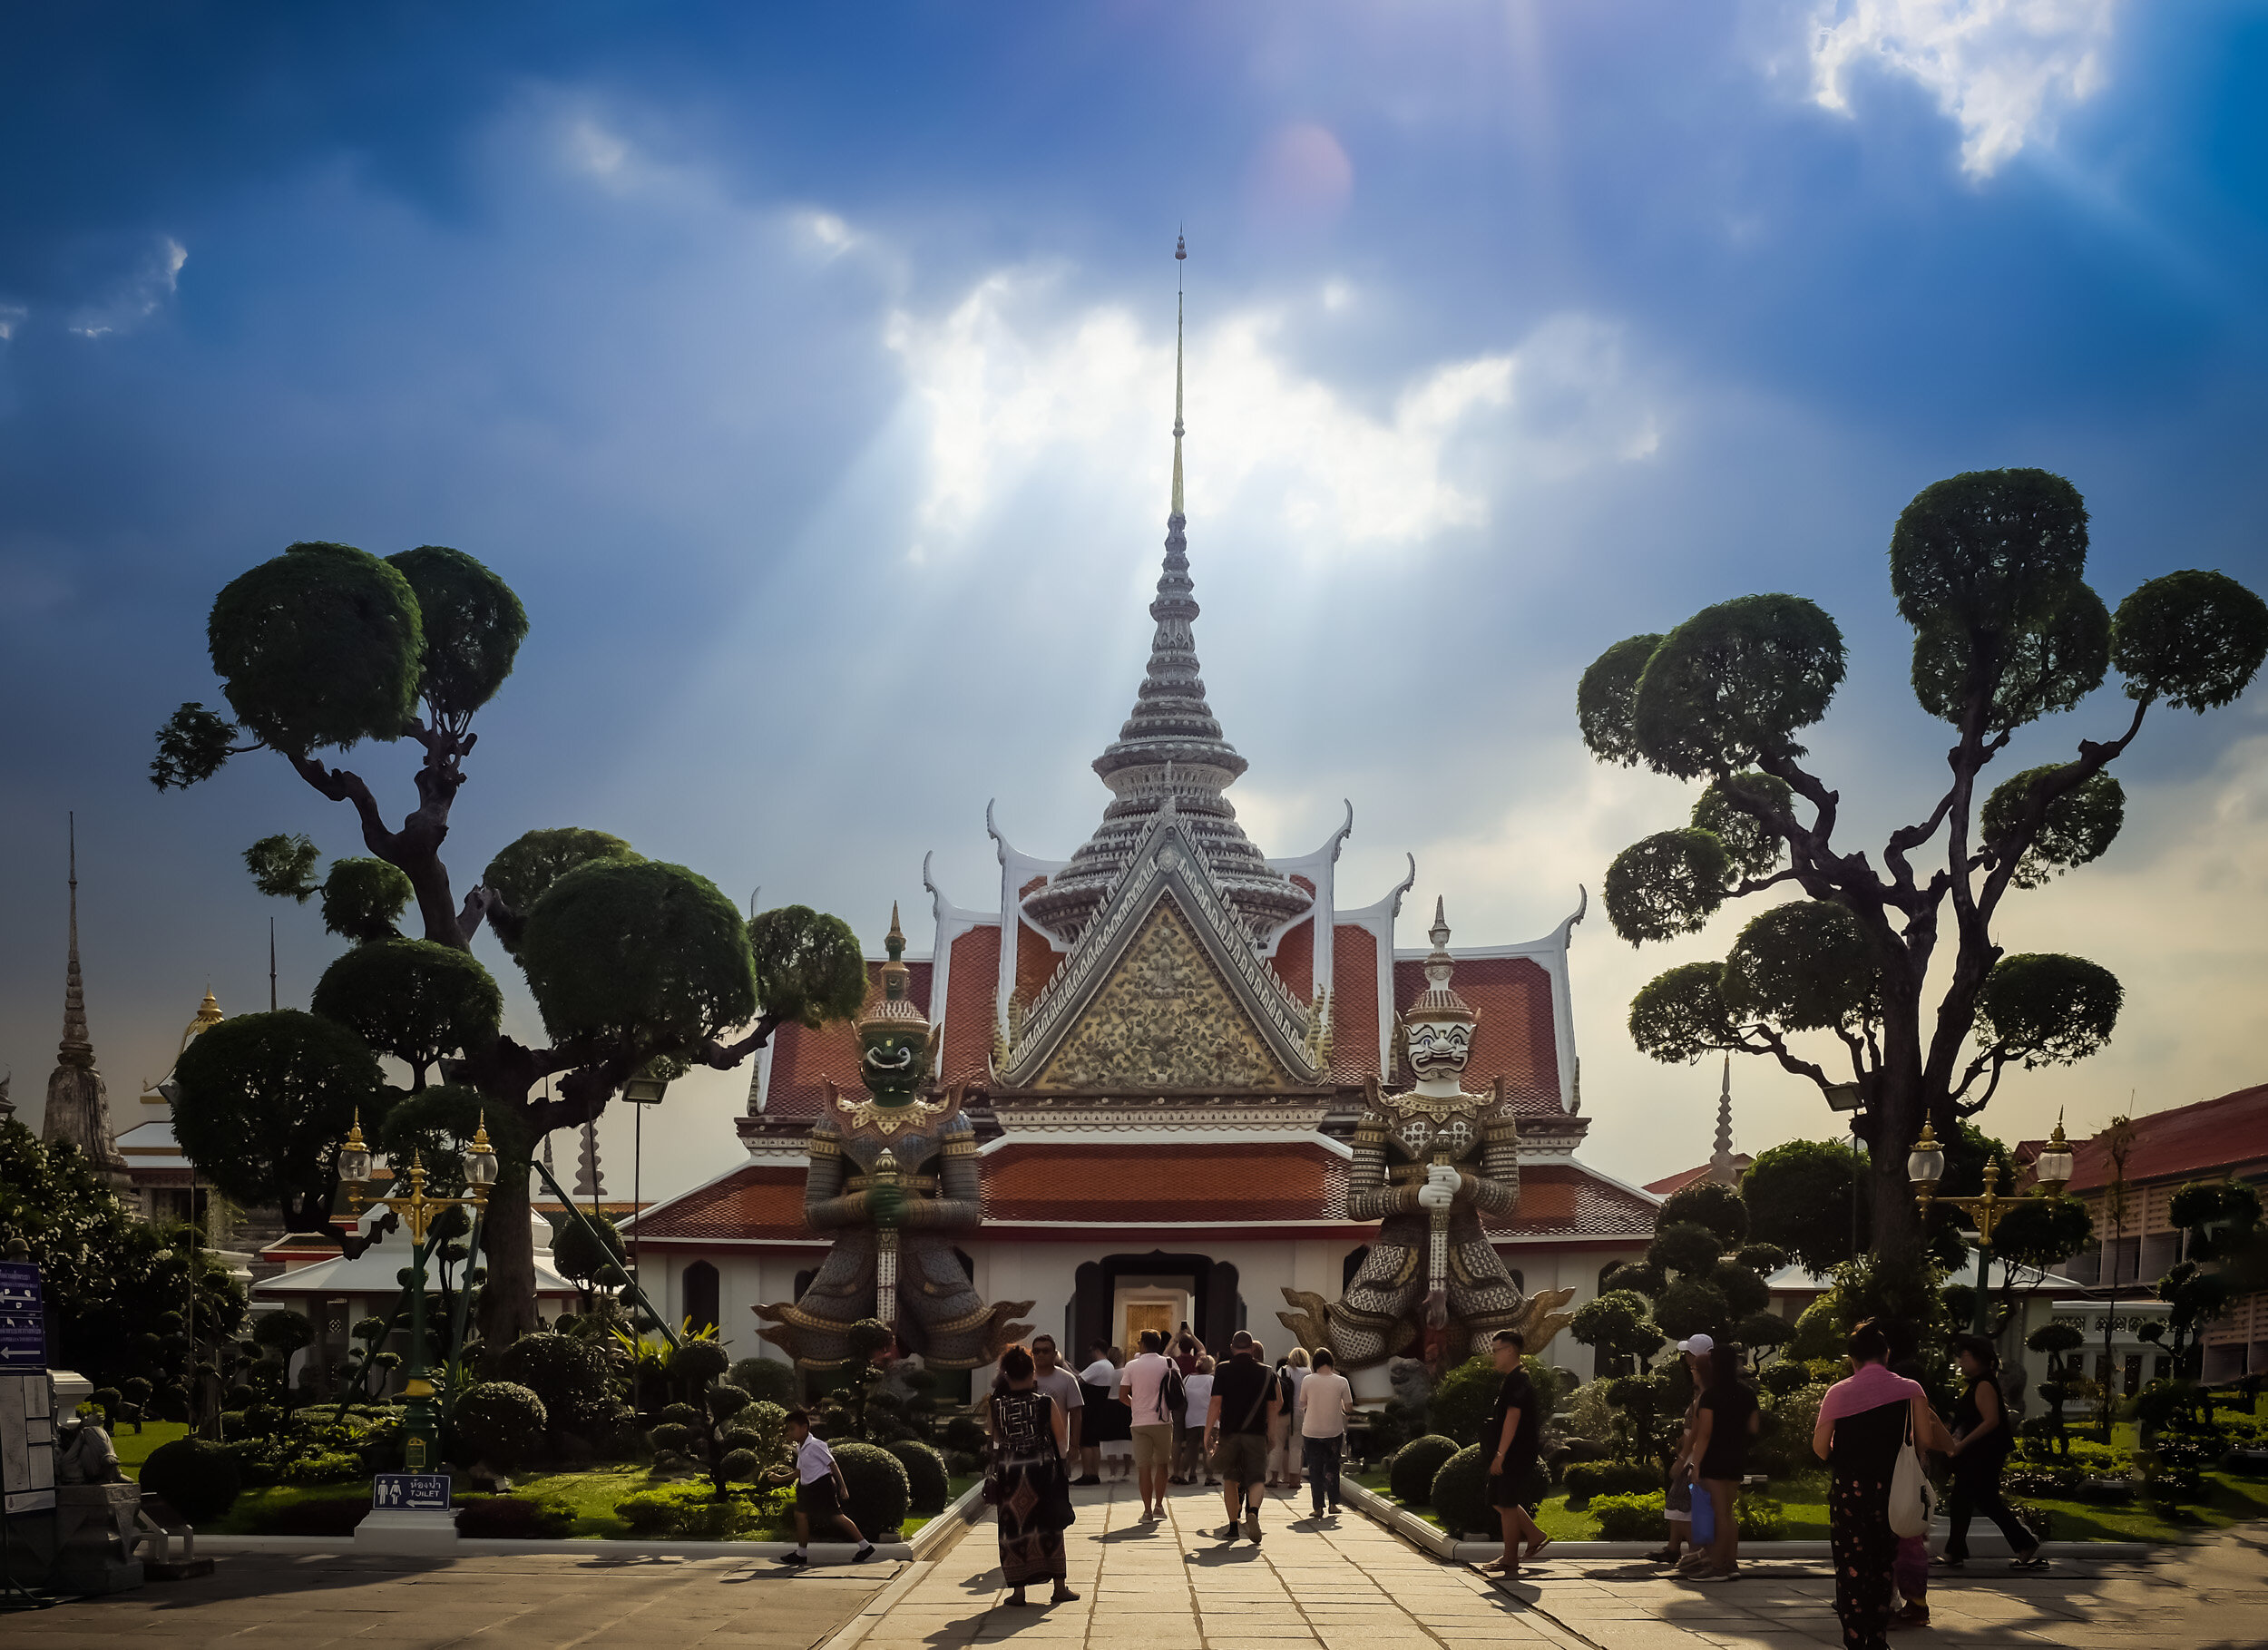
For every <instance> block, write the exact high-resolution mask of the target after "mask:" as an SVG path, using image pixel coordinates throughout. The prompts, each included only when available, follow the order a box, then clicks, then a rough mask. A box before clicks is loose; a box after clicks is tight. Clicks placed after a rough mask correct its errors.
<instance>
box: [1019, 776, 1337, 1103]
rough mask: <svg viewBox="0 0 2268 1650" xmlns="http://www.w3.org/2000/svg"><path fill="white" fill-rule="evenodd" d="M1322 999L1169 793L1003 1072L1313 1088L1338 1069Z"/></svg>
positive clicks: (1163, 1088) (1134, 1082)
mask: <svg viewBox="0 0 2268 1650" xmlns="http://www.w3.org/2000/svg"><path fill="white" fill-rule="evenodd" d="M1318 1012H1319V1009H1318V1008H1317V1007H1316V1006H1315V1005H1309V1004H1305V1003H1302V1002H1300V1001H1298V1000H1297V999H1296V998H1295V997H1294V996H1293V995H1292V994H1291V992H1290V991H1287V990H1286V988H1285V986H1284V984H1283V982H1282V981H1280V980H1279V979H1277V977H1276V971H1275V970H1273V969H1271V968H1270V967H1269V966H1268V965H1267V963H1266V962H1265V961H1264V960H1263V959H1262V958H1261V956H1260V954H1259V952H1258V950H1257V949H1256V947H1255V946H1254V944H1253V942H1252V938H1251V933H1250V931H1249V930H1248V929H1246V926H1245V924H1244V923H1243V921H1242V920H1241V919H1240V918H1239V917H1238V915H1237V912H1236V911H1235V909H1234V908H1233V907H1232V906H1230V905H1229V903H1228V902H1227V900H1226V899H1225V898H1224V897H1223V896H1222V893H1221V891H1220V889H1219V887H1218V885H1217V884H1216V882H1215V881H1214V878H1213V876H1212V874H1211V872H1210V870H1209V868H1208V867H1207V864H1206V863H1205V860H1204V857H1203V856H1202V854H1200V853H1198V850H1197V848H1196V846H1195V845H1194V844H1193V843H1192V842H1191V841H1190V840H1189V836H1188V826H1187V825H1186V824H1185V822H1183V821H1182V820H1181V819H1180V817H1179V816H1178V814H1177V813H1176V811H1175V809H1174V807H1173V805H1172V804H1171V802H1170V801H1168V803H1167V804H1166V805H1165V806H1164V807H1162V808H1161V809H1160V810H1159V811H1158V815H1157V816H1156V817H1155V818H1154V819H1153V820H1152V822H1151V825H1150V828H1149V831H1148V832H1147V833H1146V834H1145V835H1144V837H1143V840H1142V842H1141V845H1140V846H1139V848H1138V849H1137V851H1136V852H1135V854H1133V856H1132V858H1131V859H1130V860H1129V863H1128V864H1127V867H1126V869H1125V871H1124V873H1123V874H1121V875H1120V877H1119V880H1118V882H1117V884H1115V885H1114V886H1113V887H1112V888H1111V890H1110V893H1109V895H1108V896H1107V897H1106V898H1105V900H1104V902H1103V905H1102V909H1101V910H1100V911H1099V912H1098V913H1096V914H1095V919H1094V921H1093V922H1092V923H1090V924H1089V925H1088V927H1087V929H1086V931H1085V932H1083V933H1081V934H1080V938H1079V943H1078V944H1077V945H1075V946H1074V947H1073V948H1072V950H1071V953H1070V956H1069V957H1067V958H1065V959H1064V962H1063V966H1062V967H1061V969H1059V970H1058V971H1056V974H1055V977H1054V979H1052V980H1051V981H1049V982H1048V987H1047V989H1046V990H1045V991H1042V992H1041V994H1040V998H1039V1001H1036V1002H1034V1003H1033V1004H1032V1006H1031V1012H1030V1013H1029V1014H1028V1015H1026V1016H1025V1018H1024V1020H1023V1022H1022V1025H1021V1026H1020V1027H1019V1028H1018V1030H1019V1031H1020V1032H1021V1035H1020V1036H1019V1037H1018V1038H1017V1039H1016V1041H1015V1043H1014V1044H1013V1045H1012V1047H1010V1048H1009V1049H1008V1050H1006V1051H1005V1056H1006V1057H1005V1059H1000V1060H999V1061H998V1062H997V1064H998V1070H997V1078H998V1079H999V1081H1000V1082H1001V1084H1002V1086H1003V1087H1005V1088H1009V1089H1063V1090H1067V1091H1072V1092H1080V1091H1085V1092H1096V1091H1110V1092H1117V1093H1123V1094H1158V1093H1165V1092H1172V1091H1180V1092H1185V1093H1187V1092H1211V1093H1217V1092H1219V1091H1220V1090H1221V1089H1297V1088H1308V1087H1313V1086H1315V1085H1318V1084H1321V1083H1324V1082H1325V1081H1327V1080H1328V1079H1327V1078H1326V1075H1325V1068H1324V1066H1323V1065H1322V1063H1321V1062H1319V1061H1318V1060H1317V1059H1316V1058H1315V1032H1316V1027H1315V1016H1316V1014H1317V1013H1318Z"/></svg>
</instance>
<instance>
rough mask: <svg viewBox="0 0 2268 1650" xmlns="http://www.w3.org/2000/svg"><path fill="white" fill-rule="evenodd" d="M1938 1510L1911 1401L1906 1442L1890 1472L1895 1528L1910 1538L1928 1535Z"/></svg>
mask: <svg viewBox="0 0 2268 1650" xmlns="http://www.w3.org/2000/svg"><path fill="white" fill-rule="evenodd" d="M1936 1511H1937V1492H1936V1490H1935V1489H1932V1488H1931V1484H1930V1475H1929V1474H1928V1473H1926V1472H1924V1471H1923V1470H1922V1469H1921V1450H1919V1449H1918V1448H1916V1447H1915V1444H1914V1441H1913V1406H1912V1405H1911V1404H1908V1405H1907V1406H1906V1438H1905V1442H1904V1443H1902V1444H1901V1445H1900V1446H1899V1450H1898V1463H1897V1465H1896V1466H1895V1467H1894V1468H1892V1470H1891V1475H1890V1528H1891V1532H1892V1534H1893V1535H1896V1536H1898V1537H1900V1538H1901V1539H1907V1540H1911V1538H1913V1537H1915V1536H1926V1535H1928V1534H1929V1533H1930V1519H1931V1516H1932V1515H1933V1514H1934V1513H1935V1512H1936Z"/></svg>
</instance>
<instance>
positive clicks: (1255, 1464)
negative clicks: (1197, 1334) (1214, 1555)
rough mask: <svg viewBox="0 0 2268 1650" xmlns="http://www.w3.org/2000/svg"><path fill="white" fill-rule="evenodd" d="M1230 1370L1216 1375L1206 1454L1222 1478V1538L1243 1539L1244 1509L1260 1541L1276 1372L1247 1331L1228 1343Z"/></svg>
mask: <svg viewBox="0 0 2268 1650" xmlns="http://www.w3.org/2000/svg"><path fill="white" fill-rule="evenodd" d="M1228 1352H1229V1358H1228V1362H1227V1366H1226V1367H1225V1368H1221V1369H1217V1370H1215V1371H1214V1372H1213V1396H1212V1401H1211V1402H1210V1403H1209V1404H1207V1408H1206V1413H1205V1452H1206V1454H1207V1455H1208V1456H1209V1457H1211V1459H1212V1462H1213V1470H1214V1471H1216V1472H1217V1473H1219V1474H1220V1477H1221V1499H1223V1500H1224V1501H1225V1502H1226V1503H1227V1507H1228V1522H1227V1524H1226V1525H1225V1526H1223V1527H1222V1529H1221V1532H1220V1538H1221V1539H1222V1540H1224V1541H1234V1540H1235V1539H1236V1538H1237V1508H1238V1506H1239V1505H1240V1504H1241V1505H1242V1507H1243V1508H1244V1533H1245V1534H1246V1536H1247V1537H1249V1538H1251V1539H1252V1540H1254V1541H1257V1540H1259V1538H1260V1501H1261V1499H1262V1497H1264V1496H1265V1495H1266V1493H1267V1476H1268V1423H1269V1421H1272V1420H1273V1419H1274V1418H1275V1415H1276V1372H1275V1371H1274V1370H1271V1369H1270V1368H1268V1366H1267V1365H1266V1363H1265V1362H1262V1359H1264V1358H1265V1357H1266V1352H1265V1351H1264V1350H1263V1349H1262V1347H1261V1345H1260V1343H1259V1342H1257V1341H1255V1340H1254V1339H1253V1338H1252V1336H1251V1334H1250V1333H1248V1332H1246V1331H1245V1330H1241V1329H1240V1330H1238V1331H1237V1333H1235V1334H1234V1335H1233V1336H1231V1337H1230V1338H1229V1342H1228Z"/></svg>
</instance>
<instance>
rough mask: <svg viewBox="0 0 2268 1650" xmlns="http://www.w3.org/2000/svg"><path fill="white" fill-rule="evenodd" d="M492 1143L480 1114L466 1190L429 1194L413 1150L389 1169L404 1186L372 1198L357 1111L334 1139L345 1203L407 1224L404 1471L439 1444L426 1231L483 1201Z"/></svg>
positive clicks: (492, 1163) (421, 1466) (421, 1467)
mask: <svg viewBox="0 0 2268 1650" xmlns="http://www.w3.org/2000/svg"><path fill="white" fill-rule="evenodd" d="M496 1167H497V1166H496V1148H495V1147H493V1146H491V1145H490V1144H489V1143H488V1123H487V1119H486V1118H483V1119H482V1120H481V1125H480V1128H479V1130H478V1132H476V1133H475V1134H474V1136H473V1139H472V1144H470V1145H469V1146H467V1147H465V1148H464V1186H465V1190H466V1192H467V1193H468V1196H463V1197H435V1196H430V1195H429V1194H428V1193H427V1192H426V1190H425V1162H424V1159H423V1157H422V1155H421V1154H418V1153H415V1152H413V1153H412V1154H411V1155H410V1159H409V1171H408V1173H407V1175H406V1176H405V1175H403V1174H402V1173H400V1172H399V1171H392V1173H391V1177H392V1180H393V1184H394V1185H395V1186H396V1187H397V1188H398V1187H399V1186H401V1184H402V1182H403V1180H405V1179H406V1180H407V1181H408V1182H409V1190H408V1191H407V1192H406V1193H403V1192H400V1191H398V1190H397V1191H396V1192H395V1193H393V1194H389V1195H386V1196H378V1197H375V1198H373V1197H369V1196H367V1194H366V1193H365V1191H364V1183H365V1182H366V1181H367V1180H368V1179H369V1178H370V1148H369V1147H368V1146H367V1145H365V1144H364V1142H363V1138H362V1118H361V1117H360V1115H359V1114H357V1116H356V1118H355V1122H354V1127H353V1128H349V1129H348V1130H347V1138H346V1139H345V1140H344V1141H342V1142H341V1143H340V1145H339V1148H338V1177H339V1178H340V1179H341V1180H343V1181H345V1182H346V1183H347V1208H348V1209H350V1210H352V1211H353V1212H354V1213H355V1214H357V1215H359V1214H361V1213H362V1211H363V1207H364V1206H365V1205H366V1203H381V1204H384V1205H385V1206H386V1207H387V1208H389V1209H391V1210H393V1211H394V1213H395V1214H396V1215H398V1216H401V1218H402V1222H403V1224H404V1225H406V1226H407V1227H408V1228H409V1242H410V1261H411V1265H410V1269H409V1357H410V1366H409V1368H408V1370H407V1371H406V1372H405V1379H404V1381H403V1384H402V1397H403V1399H404V1400H405V1405H404V1411H403V1415H402V1443H403V1449H402V1465H403V1468H404V1469H405V1470H406V1471H410V1472H424V1471H426V1470H427V1469H428V1463H429V1462H430V1461H431V1460H433V1459H434V1458H435V1455H436V1454H437V1453H438V1449H439V1440H438V1439H436V1438H435V1426H434V1413H433V1379H432V1376H433V1372H432V1371H431V1370H429V1369H428V1368H426V1367H425V1262H426V1259H427V1257H428V1256H429V1255H431V1253H432V1245H430V1244H428V1243H427V1241H426V1234H427V1232H429V1231H430V1230H431V1229H432V1226H433V1223H434V1222H435V1220H436V1219H438V1218H439V1217H440V1216H442V1215H443V1214H445V1212H447V1211H448V1210H450V1209H475V1210H477V1209H479V1208H481V1207H482V1206H484V1205H485V1204H486V1203H487V1202H488V1188H489V1187H490V1186H494V1184H495V1183H496Z"/></svg>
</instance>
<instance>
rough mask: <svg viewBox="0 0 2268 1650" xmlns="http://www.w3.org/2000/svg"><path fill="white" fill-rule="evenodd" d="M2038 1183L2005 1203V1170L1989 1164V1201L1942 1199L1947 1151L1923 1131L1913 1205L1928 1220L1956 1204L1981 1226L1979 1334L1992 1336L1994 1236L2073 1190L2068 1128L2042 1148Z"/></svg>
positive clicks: (1912, 1172) (1913, 1168)
mask: <svg viewBox="0 0 2268 1650" xmlns="http://www.w3.org/2000/svg"><path fill="white" fill-rule="evenodd" d="M2032 1175H2033V1178H2034V1179H2036V1180H2037V1181H2038V1186H2037V1187H2036V1188H2035V1189H2034V1190H2033V1191H2032V1192H2030V1193H2027V1194H2025V1195H2023V1196H2015V1195H2011V1196H2006V1197H2003V1196H2000V1194H1999V1191H1998V1190H1997V1189H1996V1188H1997V1187H1998V1186H1999V1184H2000V1166H1999V1164H1997V1163H1993V1162H1989V1161H1988V1162H1987V1163H1986V1164H1985V1166H1984V1195H1983V1196H1980V1197H1943V1198H1941V1197H1939V1196H1938V1195H1937V1183H1938V1182H1939V1181H1940V1180H1941V1179H1943V1178H1944V1177H1945V1148H1944V1147H1941V1146H1940V1145H1939V1144H1938V1143H1937V1136H1936V1134H1935V1133H1934V1132H1933V1131H1932V1129H1931V1126H1930V1124H1929V1122H1928V1121H1927V1120H1924V1121H1923V1123H1922V1125H1921V1138H1920V1139H1918V1140H1916V1141H1915V1142H1914V1143H1913V1150H1912V1151H1911V1152H1910V1153H1909V1154H1908V1155H1907V1157H1906V1178H1907V1179H1909V1180H1911V1181H1912V1182H1913V1200H1914V1202H1915V1204H1916V1205H1918V1206H1920V1208H1921V1217H1922V1218H1923V1219H1924V1220H1927V1219H1928V1218H1929V1216H1930V1205H1931V1203H1932V1202H1940V1203H1947V1204H1950V1205H1951V1206H1953V1207H1954V1208H1957V1209H1959V1210H1960V1211H1961V1212H1962V1213H1963V1214H1965V1215H1967V1216H1969V1217H1970V1219H1972V1220H1974V1221H1975V1222H1976V1223H1977V1303H1976V1308H1975V1311H1974V1312H1973V1313H1971V1316H1970V1328H1971V1329H1972V1330H1974V1331H1975V1332H1976V1333H1978V1334H1980V1335H1981V1334H1984V1333H1988V1325H1989V1322H1990V1319H1989V1316H1988V1311H1989V1300H1988V1297H1987V1295H1986V1294H1985V1283H1986V1280H1987V1278H1988V1277H1989V1275H1990V1267H1991V1264H1992V1234H1993V1230H1994V1228H1996V1227H1997V1226H1999V1224H2000V1219H2001V1217H2002V1216H2005V1215H2006V1214H2007V1213H2008V1212H2009V1210H2010V1209H2012V1208H2014V1207H2016V1206H2018V1205H2019V1204H2022V1203H2028V1202H2030V1201H2031V1199H2032V1198H2033V1197H2034V1196H2043V1195H2044V1196H2048V1197H2058V1196H2062V1195H2063V1188H2064V1187H2065V1186H2068V1185H2070V1184H2071V1147H2070V1144H2069V1142H2068V1141H2066V1140H2065V1139H2064V1137H2063V1123H2062V1120H2061V1119H2060V1118H2058V1120H2057V1123H2056V1132H2055V1134H2054V1135H2053V1136H2052V1137H2049V1139H2048V1144H2047V1145H2045V1146H2043V1147H2040V1148H2039V1156H2038V1157H2037V1158H2035V1159H2034V1160H2033V1163H2032Z"/></svg>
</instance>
